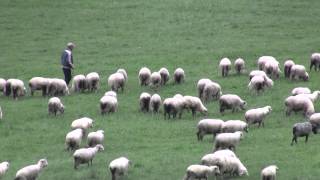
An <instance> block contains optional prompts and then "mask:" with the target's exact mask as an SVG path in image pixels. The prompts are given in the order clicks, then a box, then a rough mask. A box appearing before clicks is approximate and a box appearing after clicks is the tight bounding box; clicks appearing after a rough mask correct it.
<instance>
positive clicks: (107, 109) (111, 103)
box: [100, 95, 118, 115]
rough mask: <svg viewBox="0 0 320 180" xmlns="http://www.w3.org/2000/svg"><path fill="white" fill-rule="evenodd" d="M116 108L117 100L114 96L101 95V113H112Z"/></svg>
mask: <svg viewBox="0 0 320 180" xmlns="http://www.w3.org/2000/svg"><path fill="white" fill-rule="evenodd" d="M117 109H118V100H117V97H114V96H110V95H109V96H103V97H102V98H101V99H100V112H101V114H102V115H104V114H107V113H114V112H116V111H117Z"/></svg>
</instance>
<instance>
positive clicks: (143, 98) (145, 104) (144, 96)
mask: <svg viewBox="0 0 320 180" xmlns="http://www.w3.org/2000/svg"><path fill="white" fill-rule="evenodd" d="M150 99H151V95H150V94H149V93H146V92H143V93H141V95H140V99H139V103H140V111H141V112H149V106H150Z"/></svg>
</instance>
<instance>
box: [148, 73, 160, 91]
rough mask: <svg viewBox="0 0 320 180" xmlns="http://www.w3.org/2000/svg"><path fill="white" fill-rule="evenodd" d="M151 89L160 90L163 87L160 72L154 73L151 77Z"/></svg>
mask: <svg viewBox="0 0 320 180" xmlns="http://www.w3.org/2000/svg"><path fill="white" fill-rule="evenodd" d="M150 82H151V83H150V85H151V87H154V88H158V87H159V86H161V75H160V73H159V72H153V73H152V74H151V77H150Z"/></svg>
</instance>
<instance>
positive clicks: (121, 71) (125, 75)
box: [117, 69, 128, 81]
mask: <svg viewBox="0 0 320 180" xmlns="http://www.w3.org/2000/svg"><path fill="white" fill-rule="evenodd" d="M117 73H121V74H122V75H123V77H124V79H125V81H128V75H127V71H126V70H125V69H118V70H117Z"/></svg>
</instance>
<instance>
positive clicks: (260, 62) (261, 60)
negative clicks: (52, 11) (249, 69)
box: [258, 56, 277, 70]
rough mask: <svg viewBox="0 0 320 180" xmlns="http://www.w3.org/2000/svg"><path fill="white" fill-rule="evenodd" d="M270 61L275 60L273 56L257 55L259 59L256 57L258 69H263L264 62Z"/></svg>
mask: <svg viewBox="0 0 320 180" xmlns="http://www.w3.org/2000/svg"><path fill="white" fill-rule="evenodd" d="M271 61H273V62H277V60H276V58H274V57H272V56H261V57H259V59H258V68H259V70H263V69H264V67H265V64H266V63H267V62H271Z"/></svg>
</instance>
